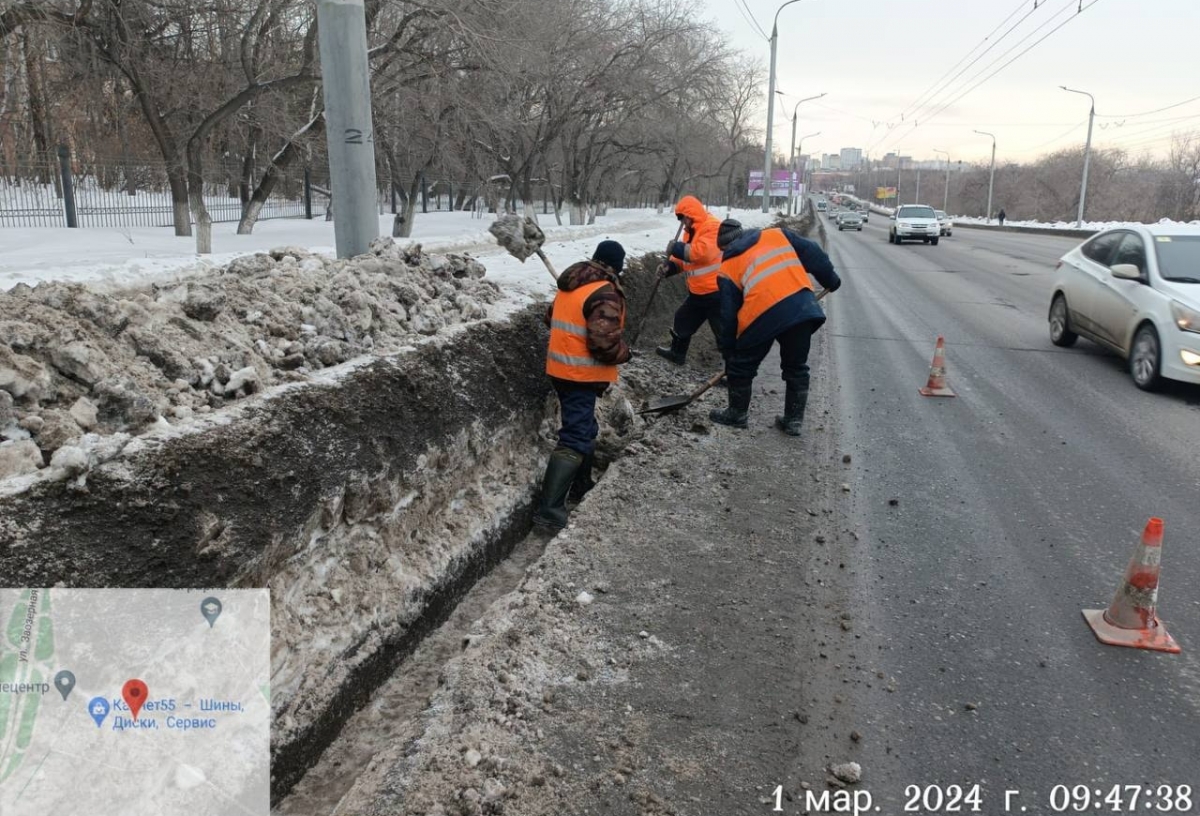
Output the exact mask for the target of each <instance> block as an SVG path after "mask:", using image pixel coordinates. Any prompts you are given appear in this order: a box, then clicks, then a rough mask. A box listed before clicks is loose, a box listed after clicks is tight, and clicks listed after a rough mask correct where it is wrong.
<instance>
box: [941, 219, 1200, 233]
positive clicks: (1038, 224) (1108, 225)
mask: <svg viewBox="0 0 1200 816" xmlns="http://www.w3.org/2000/svg"><path fill="white" fill-rule="evenodd" d="M952 217H953V218H954V223H956V224H980V225H987V224H988V223H989V222H988V221H987V219H984V218H977V217H973V216H965V215H955V216H952ZM1142 223H1143V222H1141V221H1084V222H1083V226H1082V227H1076V226H1075V222H1074V221H1054V222H1049V221H1014V220H1013V219H1011V218H1006V219H1004V226H1006V227H1031V228H1033V229H1045V230H1073V229H1085V230H1092V231H1093V232H1100V231H1101V230H1106V229H1114V228H1116V227H1128V226H1136V225H1138V224H1142ZM1155 223H1157V224H1161V225H1164V226H1177V227H1183V226H1193V227H1195V226H1200V221H1191V222H1188V221H1172V220H1171V219H1170V218H1162V219H1159V220H1158V221H1157V222H1155ZM991 225H992V226H997V223H996V219H994V218H993V219H992V220H991Z"/></svg>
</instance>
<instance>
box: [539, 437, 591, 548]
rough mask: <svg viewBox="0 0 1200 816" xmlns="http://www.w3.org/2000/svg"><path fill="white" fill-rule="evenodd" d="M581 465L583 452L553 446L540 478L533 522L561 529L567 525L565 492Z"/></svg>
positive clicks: (569, 487)
mask: <svg viewBox="0 0 1200 816" xmlns="http://www.w3.org/2000/svg"><path fill="white" fill-rule="evenodd" d="M582 465H583V454H582V453H579V452H578V451H573V450H571V449H570V448H555V449H554V453H552V454H550V461H549V462H547V463H546V475H545V476H544V477H543V478H542V499H541V502H540V503H539V504H538V509H537V512H536V513H535V514H534V516H533V523H534V524H537V525H540V526H542V527H550V528H554V529H556V530H561V529H562V528H564V527H566V526H567V492H568V491H569V490H570V489H571V483H572V482H574V481H575V473H576V472H577V471H578V470H579V468H580V467H582Z"/></svg>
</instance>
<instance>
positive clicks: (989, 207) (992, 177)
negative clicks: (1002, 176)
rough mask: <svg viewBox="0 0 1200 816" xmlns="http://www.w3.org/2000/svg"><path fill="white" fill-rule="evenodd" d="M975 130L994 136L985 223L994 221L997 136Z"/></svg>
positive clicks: (980, 133) (979, 131) (978, 131)
mask: <svg viewBox="0 0 1200 816" xmlns="http://www.w3.org/2000/svg"><path fill="white" fill-rule="evenodd" d="M975 132H976V133H978V134H979V135H980V136H991V137H992V171H991V173H989V174H988V203H987V212H986V213H984V214H983V215H984V218H985V219H986V220H985V221H984V223H986V224H990V223H992V189H993V187H995V184H996V137H995V136H994V135H993V134H991V133H988V132H987V131H986V130H977V131H975Z"/></svg>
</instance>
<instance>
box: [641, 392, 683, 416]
mask: <svg viewBox="0 0 1200 816" xmlns="http://www.w3.org/2000/svg"><path fill="white" fill-rule="evenodd" d="M691 401H692V397H691V395H690V394H679V395H677V396H674V397H659V398H658V399H656V400H653V401H652V402H648V403H646V407H645V408H643V409H642V410H640V411H638V413H639V414H666V413H669V412H671V411H678V410H679V409H680V408H683V407H685V406H686V405H687V404H688V403H690V402H691Z"/></svg>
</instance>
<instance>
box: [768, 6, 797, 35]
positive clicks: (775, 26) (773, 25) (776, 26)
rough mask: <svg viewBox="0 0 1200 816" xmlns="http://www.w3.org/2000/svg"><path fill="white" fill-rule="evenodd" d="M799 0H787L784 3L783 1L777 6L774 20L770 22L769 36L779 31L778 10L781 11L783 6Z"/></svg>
mask: <svg viewBox="0 0 1200 816" xmlns="http://www.w3.org/2000/svg"><path fill="white" fill-rule="evenodd" d="M799 2H800V0H787V2H786V3H784V4H783V5H782V6H780V7H779V8H777V9H776V10H775V21H774V22H773V23H771V36H772V37H773V36H775V34H777V33H778V31H779V12H781V11H783V10H784V9H785V8H787V7H788V6H790V5H791V4H792V3H799Z"/></svg>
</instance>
